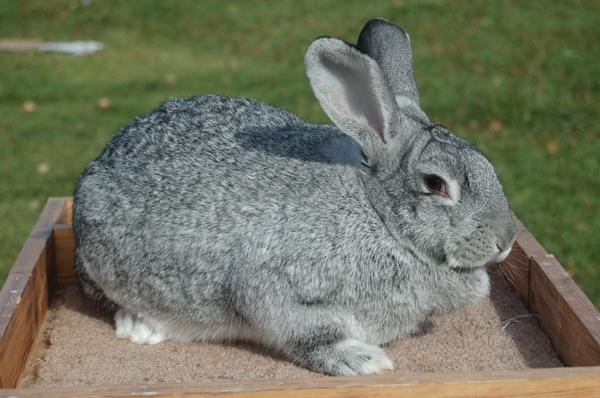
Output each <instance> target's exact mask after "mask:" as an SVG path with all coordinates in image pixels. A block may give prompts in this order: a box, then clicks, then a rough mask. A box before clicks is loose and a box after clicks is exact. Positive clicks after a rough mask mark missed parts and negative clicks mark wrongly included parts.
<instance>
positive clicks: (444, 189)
mask: <svg viewBox="0 0 600 398" xmlns="http://www.w3.org/2000/svg"><path fill="white" fill-rule="evenodd" d="M423 181H424V182H425V186H426V187H427V190H429V192H432V193H437V194H438V195H442V196H445V197H450V195H449V194H448V184H446V181H444V179H443V178H442V177H440V176H437V175H435V174H427V175H426V176H425V177H423Z"/></svg>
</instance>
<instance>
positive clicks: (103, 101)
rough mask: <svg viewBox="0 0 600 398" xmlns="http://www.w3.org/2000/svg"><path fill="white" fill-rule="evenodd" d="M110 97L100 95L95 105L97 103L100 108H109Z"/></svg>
mask: <svg viewBox="0 0 600 398" xmlns="http://www.w3.org/2000/svg"><path fill="white" fill-rule="evenodd" d="M110 104H111V102H110V98H108V97H100V98H98V102H96V105H98V108H100V109H108V108H110Z"/></svg>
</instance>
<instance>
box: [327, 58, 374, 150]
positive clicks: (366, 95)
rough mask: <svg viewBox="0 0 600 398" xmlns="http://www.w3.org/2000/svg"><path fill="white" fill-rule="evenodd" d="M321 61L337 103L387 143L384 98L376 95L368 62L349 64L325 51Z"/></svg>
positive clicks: (343, 111) (341, 109)
mask: <svg viewBox="0 0 600 398" xmlns="http://www.w3.org/2000/svg"><path fill="white" fill-rule="evenodd" d="M320 61H321V64H322V65H323V69H324V72H325V76H323V82H324V83H325V84H326V85H329V86H330V87H329V90H328V91H329V92H330V93H331V94H332V97H331V100H332V102H333V103H334V106H336V107H337V109H338V110H339V111H341V112H342V113H345V114H346V115H347V116H348V117H349V118H354V119H355V120H356V121H357V122H358V124H360V127H362V128H364V129H367V130H370V131H371V132H372V133H375V135H377V136H378V137H379V138H381V140H382V141H383V142H384V143H385V142H386V139H385V136H386V131H385V129H386V121H385V116H384V115H383V113H382V107H381V100H380V99H379V98H377V97H376V96H375V92H376V88H375V84H374V82H373V81H372V80H371V79H370V76H371V73H370V70H369V65H368V64H366V63H357V64H355V65H352V66H349V65H345V64H344V63H341V62H336V60H335V59H332V58H330V57H328V56H326V55H325V54H321V56H320Z"/></svg>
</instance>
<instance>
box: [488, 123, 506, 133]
mask: <svg viewBox="0 0 600 398" xmlns="http://www.w3.org/2000/svg"><path fill="white" fill-rule="evenodd" d="M503 128H504V125H503V124H502V122H501V121H500V120H493V121H491V122H490V124H489V125H488V130H489V131H490V133H499V132H500V131H502V129H503Z"/></svg>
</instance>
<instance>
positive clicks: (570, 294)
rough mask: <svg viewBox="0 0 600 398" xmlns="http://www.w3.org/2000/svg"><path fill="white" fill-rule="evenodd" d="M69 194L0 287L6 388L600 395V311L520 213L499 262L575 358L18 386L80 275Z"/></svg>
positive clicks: (91, 392)
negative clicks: (491, 367) (440, 369)
mask: <svg viewBox="0 0 600 398" xmlns="http://www.w3.org/2000/svg"><path fill="white" fill-rule="evenodd" d="M71 212H72V199H71V198H51V199H49V200H48V202H47V203H46V206H45V207H44V210H43V211H42V214H41V216H40V218H39V219H38V221H37V223H36V225H35V227H34V228H33V230H32V232H31V234H30V235H29V237H28V238H27V240H26V241H25V244H24V246H23V248H22V250H21V252H20V254H19V256H18V257H17V259H16V261H15V263H14V265H13V267H12V270H11V272H10V273H9V275H8V278H7V280H6V282H5V284H4V286H3V288H2V290H1V291H0V397H7V398H8V397H59V396H61V397H62V396H68V397H114V396H128V397H132V396H140V397H141V396H153V397H181V396H185V397H209V396H210V397H221V396H223V397H224V396H227V397H308V396H319V397H342V396H361V397H363V396H364V397H380V396H390V395H401V396H402V397H501V396H509V395H510V396H519V397H533V396H536V397H538V396H543V397H558V396H560V397H565V396H577V397H598V396H600V314H599V313H598V311H597V310H596V308H595V307H594V305H593V304H592V303H591V302H590V300H589V299H588V298H587V297H586V296H585V294H584V293H583V292H582V291H581V289H579V287H578V286H577V285H576V284H575V282H574V281H573V280H572V279H571V278H570V277H569V275H568V274H567V273H566V272H565V270H564V269H563V268H562V266H561V265H560V263H559V262H558V261H557V260H556V259H555V258H554V256H552V255H550V254H548V253H546V251H545V250H544V249H543V247H542V246H541V245H540V244H539V243H538V242H537V241H536V240H535V238H534V237H533V236H532V235H531V234H530V233H529V232H528V231H527V230H526V229H525V227H524V226H523V225H522V224H521V223H520V222H519V221H518V220H517V226H518V237H517V242H516V243H515V246H514V248H513V251H512V253H511V255H510V256H509V257H508V259H506V261H505V262H504V263H502V264H501V267H502V269H503V271H504V273H505V274H506V275H507V277H508V279H509V281H510V282H511V284H512V285H513V287H514V288H515V290H516V291H517V292H518V293H519V295H520V296H521V297H522V298H523V300H524V301H525V302H526V303H527V305H528V306H529V308H530V310H531V312H532V313H534V314H535V315H536V316H537V317H538V319H539V321H540V323H541V325H542V327H543V328H544V329H545V330H546V332H547V333H548V334H549V336H550V338H551V340H552V342H553V344H554V346H555V348H556V350H557V352H558V353H559V356H560V358H561V359H562V361H563V362H564V363H565V364H566V365H567V366H569V367H566V368H552V369H532V370H525V371H523V370H519V371H494V372H462V373H427V374H410V375H378V376H359V377H328V378H318V379H317V378H315V379H306V380H289V381H285V380H284V381H282V380H275V381H272V380H264V381H252V382H230V383H210V384H206V383H204V384H202V383H180V384H160V385H115V386H97V387H74V388H44V389H33V388H32V389H23V388H22V389H18V388H16V387H17V384H18V382H19V378H20V377H21V374H22V372H23V369H24V367H25V364H26V362H27V360H28V356H29V354H30V352H31V349H32V346H33V344H34V342H35V340H36V338H38V335H39V332H40V329H41V325H42V322H43V320H44V319H45V316H46V311H47V309H48V303H49V300H50V299H51V298H52V296H53V292H54V288H55V287H56V285H57V284H69V283H73V282H74V281H75V278H74V274H73V261H74V249H75V241H74V236H73V230H72V228H71V222H72V218H71Z"/></svg>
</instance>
